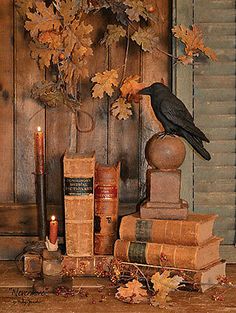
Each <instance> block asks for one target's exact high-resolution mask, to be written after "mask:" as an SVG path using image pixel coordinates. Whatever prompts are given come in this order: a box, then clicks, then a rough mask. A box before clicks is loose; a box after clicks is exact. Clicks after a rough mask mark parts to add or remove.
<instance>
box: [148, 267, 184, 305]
mask: <svg viewBox="0 0 236 313" xmlns="http://www.w3.org/2000/svg"><path fill="white" fill-rule="evenodd" d="M182 281H183V278H182V277H180V276H177V275H175V276H173V277H170V272H169V271H166V270H165V271H164V272H163V273H162V274H160V273H159V272H157V273H155V274H154V275H153V276H152V278H151V282H152V283H153V289H154V290H155V295H154V296H153V297H152V298H151V304H152V305H153V306H163V305H165V303H166V302H167V301H168V299H169V297H168V295H169V292H170V291H172V290H175V289H177V288H178V286H179V284H180V283H181V282H182Z"/></svg>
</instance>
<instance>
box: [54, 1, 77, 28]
mask: <svg viewBox="0 0 236 313" xmlns="http://www.w3.org/2000/svg"><path fill="white" fill-rule="evenodd" d="M53 4H54V6H55V8H56V9H57V11H58V12H60V14H61V16H62V17H63V21H64V26H66V25H68V24H70V23H71V22H72V21H73V20H74V19H75V16H76V13H77V11H78V9H79V1H78V0H56V1H54V2H53Z"/></svg>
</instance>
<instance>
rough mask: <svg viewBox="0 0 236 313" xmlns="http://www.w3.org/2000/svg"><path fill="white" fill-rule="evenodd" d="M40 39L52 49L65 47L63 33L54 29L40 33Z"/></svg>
mask: <svg viewBox="0 0 236 313" xmlns="http://www.w3.org/2000/svg"><path fill="white" fill-rule="evenodd" d="M38 41H39V42H40V43H42V44H47V45H48V47H49V48H50V49H60V50H62V49H63V43H62V37H61V35H60V34H59V33H56V32H53V31H47V32H43V33H40V35H39V36H38Z"/></svg>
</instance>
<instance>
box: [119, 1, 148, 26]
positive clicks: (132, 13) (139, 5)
mask: <svg viewBox="0 0 236 313" xmlns="http://www.w3.org/2000/svg"><path fill="white" fill-rule="evenodd" d="M124 4H126V5H127V6H128V8H127V9H126V10H125V12H126V13H127V15H128V16H129V19H130V20H131V21H136V22H139V21H140V16H142V17H143V18H144V19H145V20H146V19H147V12H146V7H145V5H144V3H143V1H141V0H125V1H124Z"/></svg>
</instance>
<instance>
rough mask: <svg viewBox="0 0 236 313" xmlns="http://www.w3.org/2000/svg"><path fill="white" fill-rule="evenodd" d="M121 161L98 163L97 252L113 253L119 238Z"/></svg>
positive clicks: (96, 201)
mask: <svg viewBox="0 0 236 313" xmlns="http://www.w3.org/2000/svg"><path fill="white" fill-rule="evenodd" d="M119 177H120V163H118V164H117V165H114V166H110V165H101V164H99V163H96V169H95V254H113V249H114V243H115V241H116V239H117V221H118V202H119V198H118V197H119Z"/></svg>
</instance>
